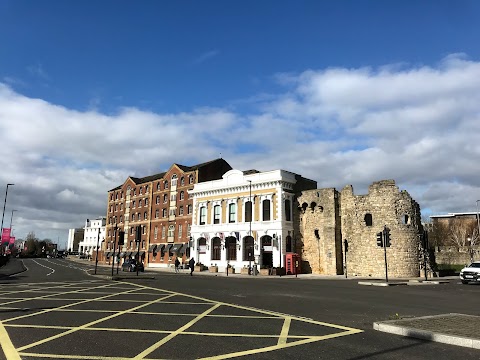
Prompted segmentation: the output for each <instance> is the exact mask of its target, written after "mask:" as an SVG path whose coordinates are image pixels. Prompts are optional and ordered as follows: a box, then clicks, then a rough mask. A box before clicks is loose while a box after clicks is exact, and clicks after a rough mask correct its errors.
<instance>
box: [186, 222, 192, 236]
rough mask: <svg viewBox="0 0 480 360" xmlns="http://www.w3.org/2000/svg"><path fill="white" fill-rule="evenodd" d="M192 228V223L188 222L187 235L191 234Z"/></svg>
mask: <svg viewBox="0 0 480 360" xmlns="http://www.w3.org/2000/svg"><path fill="white" fill-rule="evenodd" d="M191 230H192V225H191V224H187V236H190V231H191Z"/></svg>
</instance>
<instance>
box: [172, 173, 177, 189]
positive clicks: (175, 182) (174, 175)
mask: <svg viewBox="0 0 480 360" xmlns="http://www.w3.org/2000/svg"><path fill="white" fill-rule="evenodd" d="M172 186H173V187H175V186H177V174H173V175H172Z"/></svg>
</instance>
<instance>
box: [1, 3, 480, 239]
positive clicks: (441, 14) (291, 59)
mask: <svg viewBox="0 0 480 360" xmlns="http://www.w3.org/2000/svg"><path fill="white" fill-rule="evenodd" d="M479 17H480V3H479V2H478V1H422V2H418V1H125V0H123V1H41V2H40V1H21V0H20V1H18V0H16V1H13V0H11V1H8V0H0V105H1V106H2V107H3V110H0V133H1V135H0V137H1V138H0V140H1V141H2V143H4V144H7V145H8V148H9V150H5V152H4V155H3V156H2V160H1V162H2V163H3V164H0V165H2V168H8V169H10V171H9V172H8V173H2V174H0V188H1V186H3V185H2V184H3V183H4V184H6V183H9V182H14V183H16V185H15V191H13V190H12V195H9V206H11V207H13V206H16V207H19V208H21V210H20V211H19V212H18V214H16V215H15V216H16V217H18V229H17V230H18V231H19V234H18V236H19V237H22V236H25V235H26V233H27V232H28V231H35V232H36V233H37V235H39V236H40V237H51V238H57V237H66V234H67V233H68V228H70V227H78V226H82V224H83V222H84V220H85V219H86V218H92V217H95V216H98V215H103V214H104V213H105V211H106V203H105V201H106V191H107V190H108V189H110V188H112V187H114V186H116V185H118V184H119V183H122V182H123V181H124V179H125V178H126V176H128V175H135V176H145V175H149V174H153V173H156V172H160V171H163V170H165V168H167V167H168V166H169V165H170V164H171V163H173V162H177V163H181V164H184V165H191V164H195V163H200V162H204V161H208V160H210V159H213V158H216V157H218V156H219V154H220V153H221V154H222V156H223V157H224V158H225V159H226V160H227V161H229V162H230V164H231V165H232V166H233V167H235V168H239V169H246V168H250V167H255V168H257V169H259V170H271V169H272V167H276V168H283V169H286V170H290V171H294V172H298V173H300V174H302V175H304V176H306V177H309V178H312V179H314V180H317V181H318V183H319V186H321V187H337V188H342V187H343V186H345V185H347V184H352V185H354V189H358V190H359V191H366V189H367V187H368V185H369V184H370V183H371V182H372V181H376V180H381V179H385V178H393V179H395V180H396V181H397V184H398V185H399V186H400V187H401V188H402V189H406V190H407V191H409V192H410V193H411V194H412V195H413V196H414V198H415V199H416V200H417V201H419V203H420V205H421V207H422V210H423V212H424V213H425V214H428V213H432V212H433V213H445V212H450V211H474V207H475V200H476V199H477V198H480V180H478V179H477V178H478V176H477V174H478V166H476V165H474V162H475V161H478V156H479V155H480V149H479V147H478V145H476V143H478V141H477V140H476V137H475V136H474V135H475V133H476V131H477V130H479V129H478V125H477V124H478V123H479V121H478V120H479V115H478V114H479V113H480V106H479V105H476V103H477V101H476V100H477V99H478V96H479V95H478V93H479V90H480V84H479V81H480V80H478V78H477V75H478V74H480V70H479V68H480V49H479V45H478V44H479V41H478V39H479V38H480V28H479V26H478V23H479V20H480V19H479ZM145 130H147V131H145ZM184 133H188V136H186V137H185V138H184V139H182V140H181V141H170V142H169V141H167V142H165V141H162V142H161V141H160V139H161V138H162V137H163V136H164V135H165V134H168V136H171V137H172V138H175V137H176V136H178V135H179V134H184ZM119 146H121V147H122V148H123V149H122V150H121V151H120V152H119V151H113V150H112V149H114V148H115V147H116V148H117V149H118V147H119ZM285 149H288V151H287V152H285ZM305 154H308V155H309V156H308V157H306V156H305ZM118 157H120V158H118ZM452 159H454V161H452ZM448 160H450V161H448ZM472 161H473V163H472ZM12 163H14V165H12ZM32 178H33V180H32ZM79 178H81V179H82V180H83V181H84V183H83V184H82V185H81V186H80V185H79V184H78V181H77V179H79ZM17 183H18V185H17ZM10 196H12V199H10ZM2 199H3V198H0V201H1V200H2ZM10 201H12V204H10ZM7 213H8V209H7ZM66 213H67V214H66Z"/></svg>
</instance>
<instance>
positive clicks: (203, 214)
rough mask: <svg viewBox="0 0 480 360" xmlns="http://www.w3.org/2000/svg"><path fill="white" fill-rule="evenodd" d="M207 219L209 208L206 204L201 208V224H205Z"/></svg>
mask: <svg viewBox="0 0 480 360" xmlns="http://www.w3.org/2000/svg"><path fill="white" fill-rule="evenodd" d="M206 220H207V208H206V207H205V206H202V207H201V208H200V219H199V224H200V225H205V222H206Z"/></svg>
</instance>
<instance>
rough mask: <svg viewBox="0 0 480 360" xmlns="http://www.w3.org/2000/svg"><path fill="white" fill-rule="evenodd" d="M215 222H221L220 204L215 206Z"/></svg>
mask: <svg viewBox="0 0 480 360" xmlns="http://www.w3.org/2000/svg"><path fill="white" fill-rule="evenodd" d="M213 223H214V224H220V205H215V206H214V207H213Z"/></svg>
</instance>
